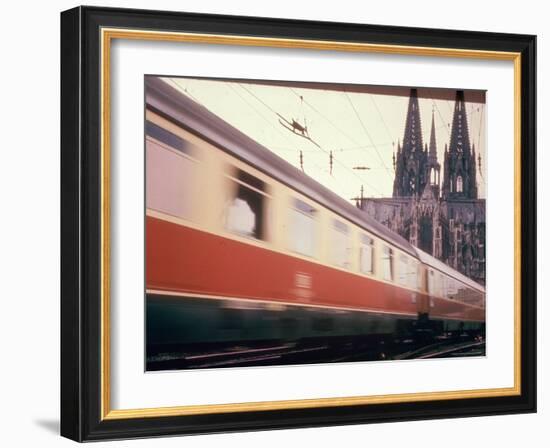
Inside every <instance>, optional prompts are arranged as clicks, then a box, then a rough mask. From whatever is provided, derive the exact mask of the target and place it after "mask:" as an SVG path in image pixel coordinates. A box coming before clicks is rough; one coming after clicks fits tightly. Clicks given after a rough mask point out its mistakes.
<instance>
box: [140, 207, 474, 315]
mask: <svg viewBox="0 0 550 448" xmlns="http://www.w3.org/2000/svg"><path fill="white" fill-rule="evenodd" d="M146 226H147V227H146V229H147V230H146V279H147V280H146V282H147V289H158V290H166V291H172V292H178V293H191V294H199V295H200V294H203V295H213V296H222V297H223V296H225V297H238V298H243V299H254V300H269V301H276V302H287V303H294V304H303V305H316V306H329V307H341V308H355V309H364V310H374V311H378V312H384V313H398V314H409V315H414V316H416V314H417V312H419V311H427V309H428V303H427V300H428V298H427V297H426V296H424V295H421V294H416V297H415V298H414V299H413V297H414V296H415V293H413V292H411V291H407V290H405V289H403V288H399V287H396V286H394V285H391V284H387V283H383V282H379V281H377V280H376V279H370V278H366V277H362V276H359V275H354V274H351V273H348V272H344V271H341V270H338V269H332V268H330V267H327V266H323V265H320V264H317V263H313V262H309V261H306V260H303V259H300V258H296V257H292V256H290V255H286V254H281V253H278V252H274V251H270V250H266V249H263V248H260V247H257V246H253V245H250V244H246V243H242V242H239V241H235V240H232V239H229V238H224V237H221V236H218V235H214V234H210V233H206V232H203V231H200V230H196V229H192V228H189V227H185V226H182V225H178V224H174V223H171V222H167V221H164V220H161V219H157V218H153V217H150V216H148V217H147V221H146ZM432 300H433V306H432V307H431V308H430V314H431V315H434V316H438V317H443V318H451V319H464V320H480V321H482V320H484V311H483V310H482V309H478V308H473V307H469V306H466V305H464V304H462V303H459V302H452V301H449V300H442V299H432Z"/></svg>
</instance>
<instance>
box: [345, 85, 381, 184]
mask: <svg viewBox="0 0 550 448" xmlns="http://www.w3.org/2000/svg"><path fill="white" fill-rule="evenodd" d="M344 94H345V96H346V98H347V100H348V102H349V104H350V106H351V108H352V109H353V112H354V113H355V116H356V117H357V120H358V121H359V123H360V124H361V127H362V128H363V130H364V131H365V134H366V135H367V137H368V139H369V140H370V142H371V144H372V145H373V147H374V150H375V151H376V154H377V155H378V158H379V159H380V162H382V165H383V166H384V167H385V168H386V173H387V174H388V176H390V178H392V175H391V174H390V173H391V171H390V169H389V168H388V167H387V165H386V163H385V162H384V159H383V158H382V156H381V155H380V151H378V148H377V147H376V145H375V144H374V141H373V140H372V137H371V136H370V133H369V131H368V130H367V127H366V126H365V123H363V120H362V119H361V116H360V115H359V113H358V112H357V109H356V108H355V105H354V104H353V102H352V101H351V98H350V97H349V95H348V92H344Z"/></svg>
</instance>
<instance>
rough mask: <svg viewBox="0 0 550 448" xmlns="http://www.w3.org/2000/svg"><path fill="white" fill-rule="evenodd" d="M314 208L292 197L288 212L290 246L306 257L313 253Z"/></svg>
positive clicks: (311, 255)
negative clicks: (291, 204) (291, 205)
mask: <svg viewBox="0 0 550 448" xmlns="http://www.w3.org/2000/svg"><path fill="white" fill-rule="evenodd" d="M316 212H317V211H316V210H315V209H314V208H313V207H311V206H310V205H309V204H307V203H306V202H304V201H301V200H299V199H294V201H293V208H292V209H291V211H290V213H291V216H290V234H289V238H290V248H291V250H293V251H294V252H297V253H299V254H302V255H307V256H308V257H313V255H314V254H315V215H316Z"/></svg>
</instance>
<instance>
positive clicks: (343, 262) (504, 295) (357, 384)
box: [61, 7, 536, 441]
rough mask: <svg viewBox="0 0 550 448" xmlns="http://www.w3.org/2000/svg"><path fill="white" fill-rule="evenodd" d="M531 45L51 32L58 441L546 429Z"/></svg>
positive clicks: (352, 33) (162, 16) (380, 29)
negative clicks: (414, 428)
mask: <svg viewBox="0 0 550 448" xmlns="http://www.w3.org/2000/svg"><path fill="white" fill-rule="evenodd" d="M535 43H536V39H535V37H534V36H528V35H513V34H496V33H481V32H472V31H449V30H435V29H418V28H402V27H391V26H372V25H359V24H349V23H325V22H308V21H293V20H280V19H266V18H251V17H231V16H215V15H204V14H189V13H176V12H163V11H142V10H122V9H109V8H95V7H93V8H92V7H79V8H75V9H72V10H69V11H65V12H63V13H62V14H61V60H62V66H61V82H62V84H61V105H62V116H61V129H62V139H61V171H62V174H61V176H62V179H61V182H62V188H61V199H62V201H61V204H62V211H61V232H62V248H61V249H62V260H61V272H62V291H61V313H62V316H61V317H62V328H61V350H62V365H61V371H62V375H61V413H62V415H61V433H62V435H63V436H66V437H69V438H71V439H74V440H77V441H89V440H100V439H118V438H135V437H149V436H151V437H152V436H159V435H176V434H193V433H205V432H220V431H244V430H255V429H274V428H293V427H306V426H323V425H336V424H352V423H369V422H383V421H398V420H412V419H429V418H445V417H460V416H476V415H489V414H505V413H522V412H535V410H536V318H535V317H536V315H535V312H536V310H535V307H536V303H535V302H536V194H535V184H536V182H535V171H536V170H535V137H536V134H535V133H536V129H535V123H536V120H535V103H536V97H535V92H536V84H535Z"/></svg>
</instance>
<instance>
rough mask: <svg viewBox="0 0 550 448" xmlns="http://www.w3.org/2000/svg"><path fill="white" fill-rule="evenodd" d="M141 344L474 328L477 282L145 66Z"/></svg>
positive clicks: (479, 311) (154, 347)
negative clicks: (151, 74) (143, 329)
mask: <svg viewBox="0 0 550 448" xmlns="http://www.w3.org/2000/svg"><path fill="white" fill-rule="evenodd" d="M145 86H146V91H145V93H146V122H145V134H146V136H145V139H146V303H147V306H146V310H147V315H146V338H147V352H148V354H150V353H159V352H162V351H163V350H168V349H169V347H172V348H173V347H175V346H178V347H183V346H192V345H193V344H201V343H203V344H204V343H224V342H230V343H235V344H239V343H242V344H244V343H245V342H246V341H271V340H273V341H274V340H277V341H281V340H296V339H300V338H316V337H327V336H331V337H332V336H353V335H366V334H380V335H389V336H392V337H396V336H398V335H403V334H406V333H407V332H410V331H412V329H413V328H415V327H418V325H419V323H420V322H423V325H424V326H426V325H428V326H429V327H430V328H432V329H433V330H434V331H437V332H449V331H460V332H463V331H470V332H479V334H482V333H483V332H484V325H485V290H484V288H483V287H482V286H480V285H479V284H477V283H475V282H474V281H472V280H470V279H469V278H467V277H465V276H464V275H462V274H460V273H459V272H457V271H455V270H453V269H451V268H449V267H448V266H446V265H445V264H443V263H442V262H440V261H438V260H437V259H435V258H433V257H432V256H430V255H428V254H426V253H424V252H422V251H420V250H419V249H417V248H415V247H413V246H412V245H411V244H409V243H408V242H407V241H406V240H405V239H403V238H402V237H400V236H399V235H397V234H395V233H393V232H392V231H390V230H389V229H387V228H386V227H384V226H383V225H381V224H379V223H377V222H376V221H374V220H372V219H370V218H369V217H368V216H367V215H366V214H364V213H363V212H362V211H361V210H359V209H358V208H356V207H354V206H353V205H352V204H350V203H348V202H347V201H345V200H344V199H342V198H341V197H339V196H337V195H336V194H335V193H333V192H332V191H330V190H328V189H327V188H325V187H323V186H322V185H320V184H319V183H317V182H316V181H315V180H313V179H312V178H310V177H309V176H307V175H306V174H304V173H303V172H301V171H300V170H298V169H296V168H294V167H293V166H291V165H290V164H289V163H287V162H286V161H284V160H283V159H281V158H280V157H278V156H277V155H275V154H273V153H272V152H271V151H269V150H268V149H266V148H264V147H262V146H261V145H259V144H258V143H257V142H255V141H253V140H252V139H250V138H249V137H247V136H246V135H244V134H243V133H241V132H240V131H238V130H237V129H235V128H234V127H232V126H230V125H229V124H228V123H227V122H225V121H223V120H222V119H220V118H219V117H218V116H216V115H214V114H213V113H212V112H210V111H209V110H207V109H206V108H204V107H203V106H201V105H199V104H197V103H196V102H194V101H192V100H191V99H189V98H188V97H187V96H185V95H183V94H182V93H181V92H179V91H178V90H176V89H174V88H172V87H171V86H170V85H169V84H167V83H166V82H164V81H163V80H162V79H160V78H156V77H146V84H145Z"/></svg>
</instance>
